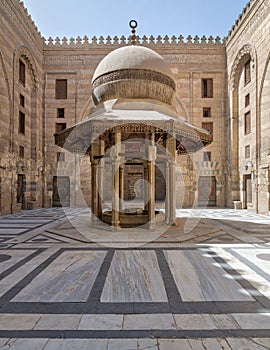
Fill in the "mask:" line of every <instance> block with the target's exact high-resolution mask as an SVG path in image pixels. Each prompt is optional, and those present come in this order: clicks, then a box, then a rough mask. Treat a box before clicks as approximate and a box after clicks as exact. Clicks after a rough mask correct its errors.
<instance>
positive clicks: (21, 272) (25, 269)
mask: <svg viewBox="0 0 270 350" xmlns="http://www.w3.org/2000/svg"><path fill="white" fill-rule="evenodd" d="M56 251H58V248H57V247H50V248H48V249H46V250H45V251H44V252H42V253H40V254H39V255H37V256H36V257H35V258H33V259H31V260H30V261H28V262H27V263H26V264H24V265H23V266H21V267H19V268H18V269H17V270H15V271H14V272H12V273H11V274H9V275H8V276H7V277H5V278H3V279H2V280H1V282H0V296H2V295H4V294H5V293H6V292H7V291H9V289H10V288H12V287H14V286H15V285H16V284H17V283H18V282H19V281H20V280H22V279H23V278H24V277H25V276H26V275H28V274H29V273H30V272H31V271H32V270H33V269H35V268H36V267H37V266H38V265H40V264H41V263H43V262H44V261H45V260H47V259H48V258H49V257H50V256H51V255H52V254H54V253H55V252H56Z"/></svg>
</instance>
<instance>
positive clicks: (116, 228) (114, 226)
mask: <svg viewBox="0 0 270 350" xmlns="http://www.w3.org/2000/svg"><path fill="white" fill-rule="evenodd" d="M120 230H121V227H120V225H119V224H117V225H112V226H111V231H112V232H116V231H120Z"/></svg>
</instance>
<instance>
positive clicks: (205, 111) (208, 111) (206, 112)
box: [203, 107, 211, 118]
mask: <svg viewBox="0 0 270 350" xmlns="http://www.w3.org/2000/svg"><path fill="white" fill-rule="evenodd" d="M203 117H204V118H210V117H211V108H209V107H203Z"/></svg>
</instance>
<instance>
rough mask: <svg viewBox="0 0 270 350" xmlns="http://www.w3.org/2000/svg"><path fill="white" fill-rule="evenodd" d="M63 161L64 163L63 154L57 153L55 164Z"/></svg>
mask: <svg viewBox="0 0 270 350" xmlns="http://www.w3.org/2000/svg"><path fill="white" fill-rule="evenodd" d="M64 161H65V153H64V152H57V162H64Z"/></svg>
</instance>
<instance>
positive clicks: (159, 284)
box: [101, 250, 167, 302]
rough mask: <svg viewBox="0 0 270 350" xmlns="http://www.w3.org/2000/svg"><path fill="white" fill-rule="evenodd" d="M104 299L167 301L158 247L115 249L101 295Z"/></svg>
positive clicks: (105, 300) (111, 300) (113, 300)
mask: <svg viewBox="0 0 270 350" xmlns="http://www.w3.org/2000/svg"><path fill="white" fill-rule="evenodd" d="M101 301H102V302H167V296H166V291H165V287H164V284H163V280H162V277H161V272H160V269H159V266H158V262H157V258H156V255H155V252H154V251H151V250H150V251H144V250H133V251H131V250H118V251H116V252H115V255H114V258H113V261H112V264H111V267H110V269H109V272H108V275H107V278H106V282H105V285H104V289H103V292H102V296H101Z"/></svg>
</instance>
